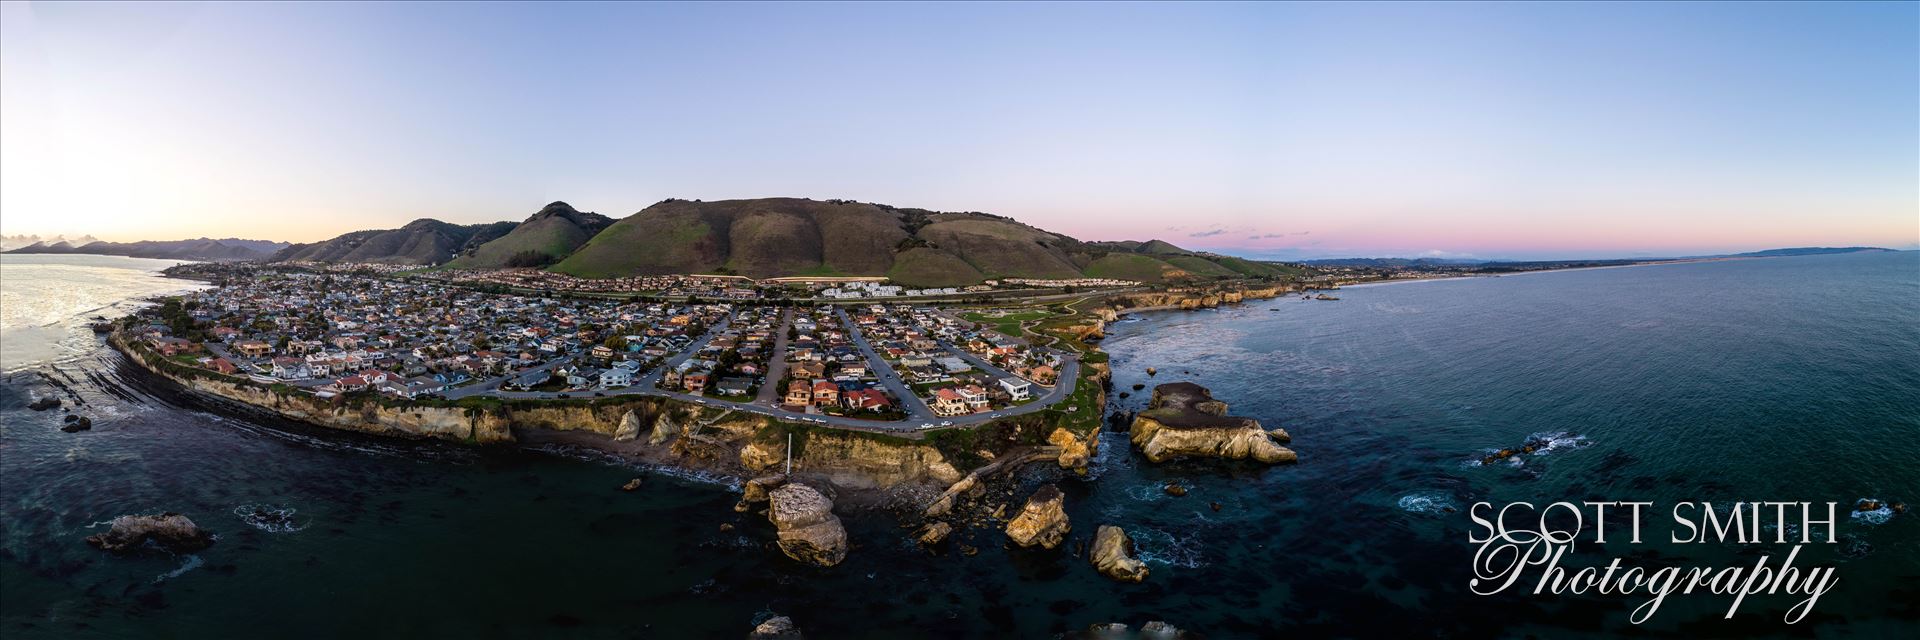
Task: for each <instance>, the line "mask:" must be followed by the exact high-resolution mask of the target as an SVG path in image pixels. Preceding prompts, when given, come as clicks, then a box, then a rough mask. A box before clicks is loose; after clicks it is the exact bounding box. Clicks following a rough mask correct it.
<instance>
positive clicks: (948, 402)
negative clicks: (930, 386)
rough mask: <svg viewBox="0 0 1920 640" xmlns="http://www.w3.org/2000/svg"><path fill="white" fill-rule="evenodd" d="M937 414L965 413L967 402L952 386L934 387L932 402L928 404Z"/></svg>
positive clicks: (958, 414) (957, 414) (952, 414)
mask: <svg viewBox="0 0 1920 640" xmlns="http://www.w3.org/2000/svg"><path fill="white" fill-rule="evenodd" d="M928 408H930V409H933V414H934V415H937V416H960V415H966V414H967V403H966V401H965V400H963V399H961V397H960V394H959V393H958V392H956V391H954V390H953V389H952V388H944V389H934V390H933V402H932V403H931V404H929V405H928Z"/></svg>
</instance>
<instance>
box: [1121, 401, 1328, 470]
mask: <svg viewBox="0 0 1920 640" xmlns="http://www.w3.org/2000/svg"><path fill="white" fill-rule="evenodd" d="M1283 433H1284V432H1283ZM1129 439H1131V440H1132V441H1133V444H1134V446H1135V447H1138V448H1139V449H1140V453H1142V454H1144V455H1145V456H1146V457H1147V459H1148V460H1150V461H1153V462H1156V463H1158V462H1165V461H1167V460H1172V459H1174V458H1181V457H1195V458H1225V459H1230V460H1253V461H1256V462H1264V463H1267V464H1274V463H1281V462H1294V461H1296V460H1298V456H1297V455H1295V454H1294V452H1293V451H1292V450H1290V449H1288V448H1286V447H1282V446H1280V445H1279V444H1278V443H1276V442H1275V441H1274V440H1275V436H1273V435H1269V434H1268V432H1267V431H1266V430H1265V429H1262V428H1261V427H1260V421H1258V420H1254V419H1252V418H1243V417H1237V416H1229V415H1227V403H1225V402H1221V401H1219V400H1214V399H1213V394H1212V393H1211V392H1209V391H1207V389H1206V388H1205V387H1202V386H1200V385H1197V384H1193V383H1191V382H1174V383H1168V384H1163V385H1160V386H1157V387H1154V389H1153V399H1152V401H1151V403H1150V404H1149V405H1148V409H1147V410H1146V411H1142V412H1140V413H1139V415H1136V416H1134V418H1133V425H1132V428H1131V430H1130V437H1129Z"/></svg>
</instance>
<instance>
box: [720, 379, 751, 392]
mask: <svg viewBox="0 0 1920 640" xmlns="http://www.w3.org/2000/svg"><path fill="white" fill-rule="evenodd" d="M716 388H717V389H719V391H720V395H723V396H744V395H747V391H748V390H750V389H752V388H753V379H752V378H744V377H739V376H730V377H726V378H721V379H720V384H719V385H716Z"/></svg>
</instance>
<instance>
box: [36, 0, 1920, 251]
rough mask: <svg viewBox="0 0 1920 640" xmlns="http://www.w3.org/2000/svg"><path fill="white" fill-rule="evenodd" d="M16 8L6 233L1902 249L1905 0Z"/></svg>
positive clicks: (1917, 54)
mask: <svg viewBox="0 0 1920 640" xmlns="http://www.w3.org/2000/svg"><path fill="white" fill-rule="evenodd" d="M4 12H5V13H4V19H0V63H3V64H0V73H3V74H4V78H3V79H4V82H0V103H4V108H5V111H4V114H0V116H3V117H0V128H4V130H0V145H3V146H4V158H0V183H4V185H5V188H4V189H0V214H4V215H0V224H3V225H4V227H5V228H4V232H5V233H8V234H14V233H40V234H53V233H66V234H70V235H77V234H80V233H92V234H94V235H98V236H101V237H104V238H109V239H121V240H130V239H139V238H173V237H185V236H199V235H212V236H234V235H238V236H246V237H263V238H272V239H285V240H298V241H309V240H315V239H320V238H324V237H329V236H332V235H335V234H338V233H341V232H344V231H348V230H353V229H360V228H380V227H394V226H398V225H400V224H403V223H404V222H405V221H407V220H410V219H413V218H417V217H426V216H431V217H437V218H441V219H445V220H451V221H459V222H479V221H491V220H499V219H519V218H522V217H524V216H526V215H528V214H530V213H532V212H533V211H534V210H537V209H538V208H539V207H540V206H541V205H542V204H545V203H546V202H548V201H552V200H556V199H558V200H566V201H568V202H571V203H573V204H574V205H576V206H578V207H581V208H582V209H588V210H596V211H599V212H601V213H605V214H608V215H613V216H616V217H618V216H624V215H628V214H630V213H632V212H634V211H636V210H638V209H640V208H642V207H644V206H646V205H648V204H650V203H652V202H655V201H658V200H660V199H662V198H667V197H680V198H700V199H708V200H713V199H724V198H736V197H758V196H775V195H782V196H803V197H815V198H853V199H857V200H863V201H872V202H885V203H890V204H896V205H902V206H918V207H925V208H932V209H941V210H979V211H989V212H993V213H999V214H1004V215H1010V216H1014V217H1016V218H1018V219H1021V220H1023V221H1026V222H1030V223H1033V224H1035V225H1038V226H1041V227H1043V228H1047V229H1050V230H1054V231H1059V232H1062V233H1067V234H1071V235H1074V236H1077V237H1082V238H1086V239H1122V238H1132V239H1145V238H1149V237H1158V238H1164V239H1167V240H1169V241H1172V242H1175V243H1176V244H1180V245H1182V246H1189V247H1195V248H1213V249H1220V250H1226V251H1231V252H1234V253H1240V254H1245V255H1261V256H1273V257H1313V256H1328V255H1447V256H1475V257H1574V256H1596V255H1652V254H1664V255H1670V254H1677V253H1709V252H1718V251H1728V250H1750V249H1758V248H1765V247H1772V246H1793V245H1814V244H1828V245H1834V244H1875V245H1891V246H1913V245H1915V244H1916V242H1920V126H1917V124H1916V123H1920V10H1917V9H1916V5H1915V4H1912V3H1902V4H1895V3H1881V4H1842V3H1820V4H1729V3H1715V4H1444V5H1443V4H1354V5H1336V4H1216V5H1200V4H1044V5H1043V4H945V5H941V4H867V3H857V4H855V3H850V4H744V3H742V4H712V5H667V4H569V5H559V4H452V3H434V4H428V3H419V4H238V3H235V4H159V3H150V4H45V3H9V4H7V5H6V6H5V8H4Z"/></svg>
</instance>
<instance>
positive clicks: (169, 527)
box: [87, 513, 213, 553]
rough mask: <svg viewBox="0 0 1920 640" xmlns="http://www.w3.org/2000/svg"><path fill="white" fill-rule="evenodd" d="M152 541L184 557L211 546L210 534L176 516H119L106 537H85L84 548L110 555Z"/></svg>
mask: <svg viewBox="0 0 1920 640" xmlns="http://www.w3.org/2000/svg"><path fill="white" fill-rule="evenodd" d="M148 540H152V541H153V542H154V543H155V544H158V545H160V546H161V547H162V548H165V549H166V550H168V551H173V552H176V553H185V552H191V551H199V550H201V549H205V548H207V547H209V546H212V545H213V534H210V533H207V532H206V530H204V529H201V528H200V526H199V525H196V524H194V523H193V520H190V519H188V518H187V517H186V516H183V515H180V514H178V513H162V514H160V515H152V516H120V517H118V518H114V519H113V527H112V528H110V529H108V530H107V532H106V533H102V534H98V535H91V536H87V544H91V545H93V546H96V547H99V548H101V549H104V550H106V551H111V552H113V553H126V552H129V551H133V550H135V549H138V548H139V547H140V545H142V544H144V543H146V541H148Z"/></svg>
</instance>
